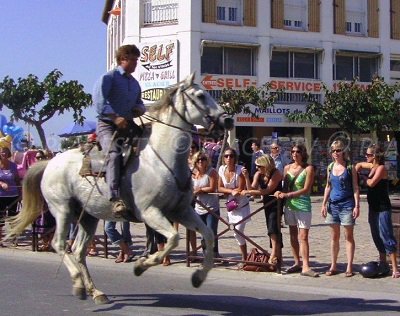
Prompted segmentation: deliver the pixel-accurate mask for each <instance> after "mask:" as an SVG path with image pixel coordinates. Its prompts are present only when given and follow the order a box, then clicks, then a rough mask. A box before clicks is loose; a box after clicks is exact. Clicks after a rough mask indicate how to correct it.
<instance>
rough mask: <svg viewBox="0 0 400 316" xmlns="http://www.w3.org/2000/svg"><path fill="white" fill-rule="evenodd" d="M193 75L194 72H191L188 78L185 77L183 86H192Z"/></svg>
mask: <svg viewBox="0 0 400 316" xmlns="http://www.w3.org/2000/svg"><path fill="white" fill-rule="evenodd" d="M195 74H196V72H192V73H191V74H190V75H189V76H187V77H186V79H185V85H186V86H187V87H190V86H191V85H192V84H193V82H194V76H195Z"/></svg>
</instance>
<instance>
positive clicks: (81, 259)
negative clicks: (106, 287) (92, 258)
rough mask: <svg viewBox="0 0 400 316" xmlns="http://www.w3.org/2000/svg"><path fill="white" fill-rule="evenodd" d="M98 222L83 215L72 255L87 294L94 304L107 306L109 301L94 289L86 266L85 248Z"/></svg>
mask: <svg viewBox="0 0 400 316" xmlns="http://www.w3.org/2000/svg"><path fill="white" fill-rule="evenodd" d="M98 222H99V220H98V219H97V218H94V217H93V216H91V215H89V214H87V213H85V214H84V216H83V217H82V218H81V220H80V223H79V230H78V235H77V236H76V239H75V242H74V252H73V253H74V256H75V259H76V261H77V264H78V266H79V270H80V272H81V274H82V279H83V281H84V284H85V288H86V291H87V293H88V294H89V295H91V296H92V298H93V300H94V302H95V303H96V304H107V303H109V302H110V301H109V300H108V298H107V296H106V295H105V294H104V293H103V292H101V291H99V290H98V289H96V287H95V285H94V282H93V280H92V277H91V276H90V273H89V270H88V268H87V264H86V251H87V247H88V244H89V242H90V241H91V240H92V238H93V236H94V234H95V232H96V228H97V224H98Z"/></svg>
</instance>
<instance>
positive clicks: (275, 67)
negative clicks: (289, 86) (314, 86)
mask: <svg viewBox="0 0 400 316" xmlns="http://www.w3.org/2000/svg"><path fill="white" fill-rule="evenodd" d="M318 60H319V57H318V53H306V52H281V51H274V52H272V59H271V62H270V76H271V77H281V78H310V79H318V78H319V67H318V65H319V62H318Z"/></svg>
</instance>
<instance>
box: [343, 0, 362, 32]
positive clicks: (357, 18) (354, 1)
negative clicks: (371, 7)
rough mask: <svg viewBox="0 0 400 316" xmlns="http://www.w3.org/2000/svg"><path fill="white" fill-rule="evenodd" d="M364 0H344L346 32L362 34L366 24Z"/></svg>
mask: <svg viewBox="0 0 400 316" xmlns="http://www.w3.org/2000/svg"><path fill="white" fill-rule="evenodd" d="M366 5H367V3H366V1H365V0H351V1H346V33H347V34H354V35H357V34H359V35H364V34H365V31H366V30H365V27H364V26H365V25H366V9H367V7H366Z"/></svg>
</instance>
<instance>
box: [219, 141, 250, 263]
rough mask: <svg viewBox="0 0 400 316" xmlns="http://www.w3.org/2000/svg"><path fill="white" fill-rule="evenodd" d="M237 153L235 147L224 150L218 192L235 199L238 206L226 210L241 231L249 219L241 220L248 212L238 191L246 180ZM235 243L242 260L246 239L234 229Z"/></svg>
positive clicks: (244, 200) (243, 198) (245, 248)
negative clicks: (237, 245) (238, 162)
mask: <svg viewBox="0 0 400 316" xmlns="http://www.w3.org/2000/svg"><path fill="white" fill-rule="evenodd" d="M237 160H238V159H237V154H236V151H235V149H233V148H230V147H228V148H226V149H225V151H224V161H223V165H222V166H221V167H220V168H219V170H218V175H219V178H218V192H221V193H224V194H226V195H228V198H227V200H228V201H229V200H231V199H235V200H236V201H237V203H238V207H237V208H236V209H234V210H232V211H228V220H229V223H230V224H236V223H239V222H240V223H239V224H238V225H235V229H236V230H238V231H239V232H241V233H243V232H244V229H245V227H246V223H247V222H249V221H250V219H247V220H245V221H243V222H241V221H242V220H243V219H244V218H245V217H246V216H248V215H249V214H250V206H249V199H248V198H247V197H246V196H241V195H240V192H241V191H242V190H244V189H245V187H246V180H245V178H244V175H243V174H242V169H243V167H242V166H241V165H238V164H237ZM233 235H234V237H235V239H236V241H237V243H238V244H239V247H240V252H241V255H242V260H243V261H244V260H246V258H247V245H246V239H244V238H243V237H242V236H241V235H239V234H238V233H236V231H234V233H233ZM242 267H243V264H239V265H238V268H239V269H240V268H242Z"/></svg>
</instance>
